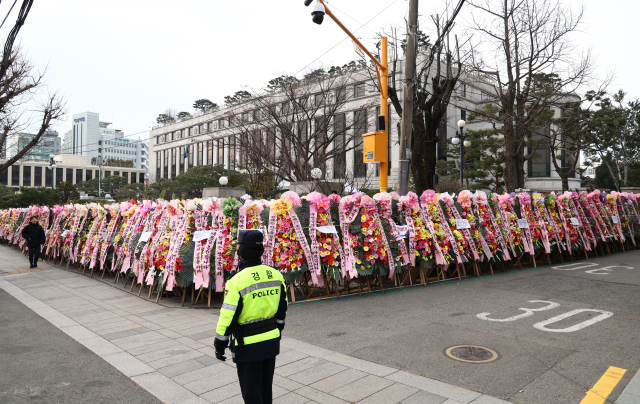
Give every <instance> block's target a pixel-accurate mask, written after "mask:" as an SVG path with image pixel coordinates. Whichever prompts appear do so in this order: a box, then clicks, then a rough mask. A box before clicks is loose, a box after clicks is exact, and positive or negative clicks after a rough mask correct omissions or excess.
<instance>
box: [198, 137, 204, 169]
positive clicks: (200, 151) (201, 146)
mask: <svg viewBox="0 0 640 404" xmlns="http://www.w3.org/2000/svg"><path fill="white" fill-rule="evenodd" d="M203 164H204V143H202V142H200V143H198V165H199V166H201V165H203Z"/></svg>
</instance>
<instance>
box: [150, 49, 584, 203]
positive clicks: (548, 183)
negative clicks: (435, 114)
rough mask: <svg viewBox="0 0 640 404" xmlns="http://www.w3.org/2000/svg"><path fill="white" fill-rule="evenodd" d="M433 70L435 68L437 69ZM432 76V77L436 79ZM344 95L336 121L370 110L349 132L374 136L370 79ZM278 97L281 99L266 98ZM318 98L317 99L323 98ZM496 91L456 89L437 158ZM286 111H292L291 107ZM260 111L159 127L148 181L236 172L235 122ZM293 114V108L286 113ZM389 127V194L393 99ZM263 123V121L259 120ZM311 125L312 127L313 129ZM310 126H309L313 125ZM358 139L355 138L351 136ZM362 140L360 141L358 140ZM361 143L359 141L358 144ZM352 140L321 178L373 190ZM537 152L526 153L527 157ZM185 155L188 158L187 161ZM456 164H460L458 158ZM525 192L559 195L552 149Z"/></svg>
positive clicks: (247, 108)
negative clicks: (205, 170) (201, 170)
mask: <svg viewBox="0 0 640 404" xmlns="http://www.w3.org/2000/svg"><path fill="white" fill-rule="evenodd" d="M428 55H429V53H428V52H421V53H420V55H419V60H418V64H419V65H420V64H421V63H424V58H426V57H428ZM434 69H435V67H434ZM403 72H404V60H400V61H399V62H398V64H397V73H396V83H403V82H404V77H403ZM432 76H433V74H431V75H430V77H432ZM340 90H341V91H343V92H344V91H346V94H348V98H349V101H348V102H346V103H345V105H344V106H343V107H342V109H341V110H340V111H339V113H337V114H336V116H335V118H338V116H339V115H340V116H341V117H340V119H342V120H344V119H345V117H347V119H348V117H354V120H355V117H356V114H362V111H361V107H362V106H367V108H366V110H365V112H364V117H365V122H366V123H365V125H364V128H362V127H360V128H358V125H353V127H352V128H350V129H348V130H349V131H356V130H361V131H362V132H363V133H367V132H371V131H373V130H375V127H376V117H377V116H378V114H379V110H378V108H379V107H377V106H376V105H379V101H378V100H379V97H380V95H379V92H378V90H377V88H376V87H375V86H374V85H373V82H372V79H371V77H370V76H369V75H368V74H365V73H362V74H354V75H353V76H352V80H351V81H350V83H349V84H347V85H345V86H344V87H342V88H340ZM267 96H274V97H278V94H277V93H275V94H274V95H267ZM319 96H320V94H317V95H316V96H315V97H316V98H317V97H319ZM495 98H496V95H495V90H494V87H493V86H492V85H491V83H490V82H487V81H478V79H477V78H476V77H473V76H461V77H460V80H459V81H458V84H457V88H456V90H455V92H454V94H453V95H452V98H451V102H449V107H448V108H447V113H446V117H445V118H443V121H442V122H441V124H440V127H439V128H438V135H439V137H440V139H442V140H443V141H441V142H438V144H437V158H438V159H442V160H446V159H448V158H450V157H448V156H447V155H446V150H445V148H444V143H445V142H451V139H452V138H453V137H455V134H456V131H457V130H458V127H457V122H458V120H460V119H463V120H467V116H468V115H469V114H470V113H471V112H472V111H475V110H479V109H481V108H482V107H483V105H484V104H489V103H492V102H493V103H494V102H495ZM398 99H400V100H402V99H403V94H402V89H399V90H398ZM567 100H573V101H577V100H579V98H577V96H575V95H567ZM286 108H289V107H288V105H287V106H286ZM255 109H256V107H255V105H254V104H252V103H251V102H248V103H246V104H245V105H242V104H241V105H238V106H233V107H229V108H225V109H220V110H218V111H215V112H211V113H208V114H204V115H201V116H198V117H194V118H191V119H188V120H184V121H181V122H176V123H173V124H170V125H166V126H156V127H154V128H153V130H152V131H151V133H150V134H149V138H150V141H151V154H150V166H151V167H150V176H151V179H152V181H155V180H157V179H159V178H175V177H176V176H177V175H179V174H182V173H184V172H186V171H187V170H188V169H189V168H190V167H193V166H200V165H206V164H209V165H210V164H222V165H224V167H225V168H227V169H232V170H233V169H237V168H238V162H239V161H243V158H244V156H242V150H241V148H240V147H239V140H238V138H237V131H234V125H235V122H238V121H239V120H240V121H249V122H251V121H253V120H254V118H255V117H256V116H258V114H256V113H254V112H255V111H254V110H255ZM551 109H552V110H553V111H554V115H555V116H556V117H558V116H560V115H561V114H562V109H561V107H560V106H553V107H551ZM288 110H289V109H288ZM388 110H389V118H388V121H387V128H388V160H389V163H388V168H389V172H388V176H389V177H388V189H389V191H391V190H395V189H396V188H397V186H398V159H399V146H398V139H399V133H398V132H399V125H398V123H399V122H400V120H401V119H400V116H399V115H398V114H397V113H396V111H395V109H394V107H393V105H392V104H391V101H390V100H389V109H388ZM256 119H259V118H256ZM311 121H312V120H310V121H309V122H308V124H309V125H314V123H313V122H311ZM310 127H311V126H310ZM490 128H491V124H489V123H483V122H468V124H467V126H466V127H465V132H466V131H468V130H482V129H490ZM354 135H359V136H361V135H362V133H356V132H354ZM349 137H350V138H352V139H358V137H357V136H349ZM531 137H532V139H533V140H534V141H535V140H538V139H543V138H548V133H538V132H535V131H533V128H532V135H531ZM360 139H362V138H361V137H360ZM360 141H361V140H360ZM352 142H353V140H351V141H350V144H349V145H348V147H349V148H351V149H352V151H349V152H347V153H346V156H345V162H344V163H342V164H344V165H346V167H344V166H343V168H342V169H335V168H334V162H333V161H327V162H326V172H324V173H323V178H322V179H323V180H328V181H331V180H337V179H339V178H344V171H346V172H347V173H349V174H350V175H349V178H354V182H355V184H354V185H355V186H356V187H362V186H363V185H364V184H368V185H367V186H370V187H373V188H375V187H376V186H377V184H378V181H379V177H378V167H377V166H376V165H373V164H363V163H362V146H361V145H360V146H359V147H358V146H355V147H354V145H353V143H352ZM532 151H533V150H528V151H527V154H529V153H531V152H532ZM185 156H186V157H187V158H185ZM455 161H456V162H457V161H458V159H457V158H456V159H455ZM561 165H562V166H569V165H570V162H569V161H562V162H561ZM524 168H525V176H526V177H525V188H528V189H531V190H534V191H560V190H562V181H561V178H560V176H559V175H558V173H557V172H556V170H555V168H554V165H553V162H552V160H551V151H550V149H549V147H548V146H546V147H545V146H541V147H538V149H537V151H536V153H535V154H534V158H532V159H530V160H529V161H528V162H527V164H525V167H524ZM579 187H580V177H579V175H577V174H576V173H574V174H573V175H572V176H571V178H569V188H570V189H576V188H579Z"/></svg>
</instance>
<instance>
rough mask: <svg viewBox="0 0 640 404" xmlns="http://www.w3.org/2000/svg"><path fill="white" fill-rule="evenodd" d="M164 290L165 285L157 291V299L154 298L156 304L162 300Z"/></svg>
mask: <svg viewBox="0 0 640 404" xmlns="http://www.w3.org/2000/svg"><path fill="white" fill-rule="evenodd" d="M154 289H155V288H154ZM164 290H165V285H162V287H161V288H160V289H159V290H158V297H156V303H158V301H159V300H160V299H162V294H163V293H164Z"/></svg>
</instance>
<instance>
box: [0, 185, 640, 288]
mask: <svg viewBox="0 0 640 404" xmlns="http://www.w3.org/2000/svg"><path fill="white" fill-rule="evenodd" d="M638 198H640V194H639V195H635V194H628V193H618V192H611V193H609V194H606V193H601V192H599V191H594V192H591V193H586V192H581V193H576V192H573V193H572V192H565V193H563V194H560V195H556V194H555V193H553V192H552V193H550V194H547V195H542V194H540V193H534V194H533V195H529V194H527V193H524V192H523V193H520V194H519V195H516V194H513V193H512V194H506V193H505V194H502V195H497V194H490V195H487V194H485V193H484V192H482V191H476V192H475V193H471V192H469V191H462V192H460V193H459V194H458V195H457V197H456V196H455V195H449V194H448V193H440V194H438V193H436V192H435V191H433V190H427V191H425V192H424V193H423V194H422V195H421V196H420V197H419V198H418V196H417V195H416V194H414V193H411V192H410V193H409V194H408V195H406V196H399V195H398V194H396V193H395V192H391V193H379V194H376V195H374V196H373V198H371V197H369V196H367V195H363V194H355V195H349V196H345V197H340V196H338V195H335V194H334V195H330V196H325V195H322V194H320V193H317V192H313V193H310V194H308V195H306V196H304V197H302V198H301V197H300V196H298V195H297V194H296V193H294V192H285V193H284V194H283V195H282V197H281V198H280V199H278V200H272V201H265V200H254V199H252V198H251V197H250V196H249V195H245V196H243V197H242V198H240V200H237V199H235V198H225V199H216V198H209V199H206V200H200V199H194V200H187V201H178V200H172V201H164V200H158V201H156V202H153V201H148V200H145V201H135V200H131V201H130V202H122V203H113V204H110V205H104V206H102V205H99V204H96V203H90V204H86V205H79V204H76V205H65V206H58V205H56V206H54V207H53V208H48V207H38V206H32V207H30V208H26V209H8V210H3V211H0V238H2V239H5V240H7V241H8V242H9V243H10V244H14V245H18V246H19V247H20V248H22V249H24V248H26V245H25V240H24V239H22V237H21V236H20V231H21V229H22V227H23V226H25V225H26V224H27V222H28V220H29V218H30V217H31V216H34V215H35V216H38V217H40V223H41V224H42V225H43V227H44V228H45V229H46V233H47V242H46V244H45V245H44V247H43V253H44V254H46V255H47V256H50V257H51V258H64V259H66V260H68V261H70V262H73V263H78V264H80V265H84V266H86V267H88V268H90V269H92V270H93V269H96V270H102V271H105V270H109V271H112V272H116V271H120V272H121V273H123V274H128V275H129V276H130V277H134V278H135V281H136V282H137V283H138V284H142V283H143V282H144V283H145V284H147V285H152V284H154V283H156V284H162V285H164V286H166V288H167V290H172V289H173V288H174V286H176V285H178V286H182V287H184V286H186V285H190V284H191V283H194V284H195V288H196V289H200V288H211V289H214V290H216V291H222V288H223V283H224V279H225V276H226V275H228V274H229V273H230V272H232V271H235V270H237V267H238V257H237V255H236V239H237V233H238V231H239V230H241V229H256V230H260V231H262V232H263V233H264V235H265V238H264V244H265V253H264V255H263V263H264V264H266V265H269V266H273V267H274V268H276V269H279V270H280V271H281V272H282V273H283V275H284V276H285V280H286V281H287V282H290V283H291V282H299V281H300V280H301V279H303V278H305V280H306V281H312V282H313V283H314V284H316V285H322V284H323V282H325V281H326V280H327V279H329V278H332V279H343V278H346V279H352V278H356V277H358V276H363V275H372V274H374V275H377V274H380V275H385V276H389V277H391V276H393V275H394V273H400V272H402V271H403V270H404V269H405V268H406V267H408V266H418V265H419V266H421V267H425V268H428V267H432V266H434V265H443V266H446V265H448V264H455V263H463V262H470V261H473V260H476V261H481V262H482V261H485V260H488V262H495V261H500V260H502V261H505V260H510V259H513V258H517V257H519V256H521V255H523V254H531V255H533V254H535V253H536V251H538V250H544V252H545V253H547V254H550V253H551V252H552V251H554V250H557V249H559V250H560V252H564V251H566V252H568V253H569V254H571V253H572V252H573V251H575V250H586V251H590V250H592V249H594V248H595V247H596V246H597V244H598V243H602V242H620V243H624V242H625V241H626V240H627V237H628V238H630V239H631V242H632V243H633V244H634V245H635V236H636V235H638V234H640V217H639V216H638V214H637V212H638V209H639V208H640V207H639V206H638V203H639V201H638Z"/></svg>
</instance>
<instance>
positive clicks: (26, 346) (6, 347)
mask: <svg viewBox="0 0 640 404" xmlns="http://www.w3.org/2000/svg"><path fill="white" fill-rule="evenodd" d="M0 403H2V404H4V403H11V404H21V403H29V404H40V403H42V404H57V403H60V404H62V403H64V404H85V403H93V404H102V403H105V404H115V403H123V404H124V403H136V404H158V403H160V401H158V400H157V399H156V398H155V397H153V396H152V395H150V394H149V393H147V392H146V391H145V390H143V389H142V388H140V387H139V386H137V385H136V384H135V383H134V382H133V381H131V380H130V379H129V378H127V377H126V376H124V375H123V374H122V373H120V372H119V371H118V370H116V369H115V368H114V367H113V366H111V365H110V364H108V363H107V362H105V361H104V360H102V359H101V358H100V357H98V356H97V355H95V354H94V353H93V352H91V351H90V350H88V349H87V348H85V347H84V346H83V345H81V344H79V343H78V342H76V341H75V340H73V339H72V338H71V337H69V336H68V335H66V334H65V333H63V332H62V331H60V330H59V329H57V328H56V327H55V326H53V325H52V324H51V323H49V322H48V321H46V320H44V319H43V318H42V317H40V316H39V315H37V314H36V313H34V312H33V311H32V310H31V309H29V308H28V307H26V306H25V305H23V304H22V303H20V302H19V301H18V300H16V299H15V298H14V297H12V296H11V295H9V294H7V293H6V292H5V291H4V290H2V289H0Z"/></svg>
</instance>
